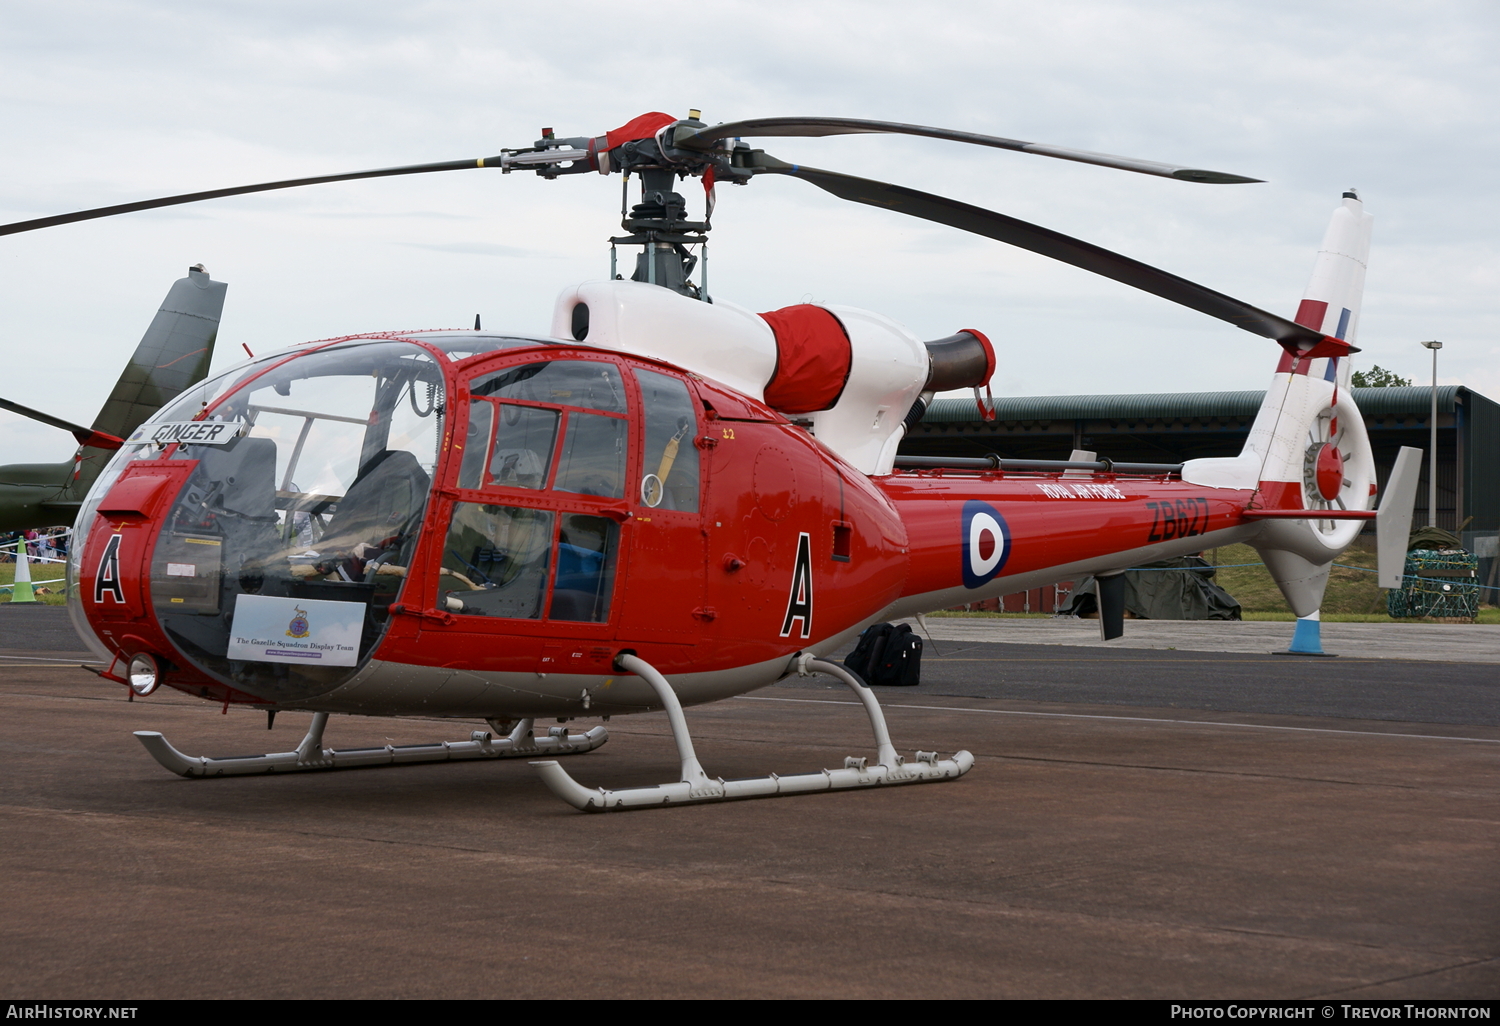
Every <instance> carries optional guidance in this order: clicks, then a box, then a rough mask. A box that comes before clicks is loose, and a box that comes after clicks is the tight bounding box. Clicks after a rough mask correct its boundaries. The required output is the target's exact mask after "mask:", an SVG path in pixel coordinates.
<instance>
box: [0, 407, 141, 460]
mask: <svg viewBox="0 0 1500 1026" xmlns="http://www.w3.org/2000/svg"><path fill="white" fill-rule="evenodd" d="M0 410H9V411H10V412H11V413H19V414H20V415H21V416H23V417H30V418H31V419H32V420H36V421H40V422H41V423H43V424H46V425H47V426H48V427H55V428H62V429H63V430H64V431H66V432H68V433H69V434H70V435H72V436H73V437H74V438H76V439H78V444H79V445H89V446H93V447H94V448H95V449H118V448H119V447H120V446H122V445H124V444H125V442H124V440H123V439H120V438H116V437H115V436H114V435H109V434H105V433H104V432H102V431H95V430H94V429H93V428H86V427H84V426H83V425H82V424H74V423H73V422H72V421H70V420H63V419H62V418H61V417H54V416H52V415H51V414H50V413H43V412H42V411H41V410H33V409H32V408H31V407H29V406H22V405H21V404H20V403H13V402H11V401H10V400H9V399H0Z"/></svg>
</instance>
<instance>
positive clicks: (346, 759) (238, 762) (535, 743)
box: [135, 713, 609, 777]
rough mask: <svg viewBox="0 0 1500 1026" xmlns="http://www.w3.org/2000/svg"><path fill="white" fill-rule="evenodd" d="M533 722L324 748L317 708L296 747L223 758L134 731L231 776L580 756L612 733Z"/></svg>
mask: <svg viewBox="0 0 1500 1026" xmlns="http://www.w3.org/2000/svg"><path fill="white" fill-rule="evenodd" d="M533 722H534V721H533V720H531V719H523V720H521V721H520V722H519V723H517V724H516V727H515V729H514V730H512V731H511V732H510V734H509V735H508V736H504V737H496V736H495V735H494V734H493V733H491V732H490V731H487V730H476V731H474V732H473V733H472V734H470V735H469V740H468V741H435V742H433V743H431V744H418V745H385V746H383V747H379V748H344V749H337V748H324V747H323V728H324V727H325V726H326V725H327V723H328V714H327V713H314V714H313V722H312V726H311V727H310V728H309V729H308V731H307V736H306V737H304V738H303V739H302V743H301V744H299V745H298V746H297V748H296V750H295V751H291V752H272V753H268V754H266V755H233V756H227V757H223V758H213V757H210V756H206V755H184V754H183V753H182V752H179V751H178V750H177V749H176V748H174V747H172V744H171V743H170V742H169V741H168V740H167V739H166V738H165V737H163V736H162V735H161V734H159V733H157V732H156V731H154V730H138V731H136V732H135V736H136V737H137V738H139V739H140V742H141V744H142V745H144V746H145V747H146V751H148V752H150V753H151V755H152V757H153V758H155V759H156V761H157V762H159V763H161V764H162V765H163V766H165V767H166V768H167V769H169V770H171V771H172V772H173V773H177V774H179V775H181V776H184V777H230V776H243V775H247V774H255V773H300V772H304V771H308V770H334V769H354V768H356V767H360V766H400V765H406V764H408V763H417V762H454V761H458V760H462V759H515V758H520V757H523V756H530V757H535V756H539V755H540V756H544V757H545V756H557V755H576V754H579V753H581V752H588V751H592V750H593V749H595V748H598V747H599V746H600V745H602V744H604V742H605V741H607V740H609V732H608V731H607V730H606V729H605V728H604V727H602V726H599V727H594V728H593V729H592V730H589V731H587V732H586V733H582V734H570V733H568V729H567V728H566V727H553V728H552V729H551V730H549V731H548V732H547V733H546V734H544V735H542V736H540V737H539V736H537V735H536V732H535V730H534V729H533Z"/></svg>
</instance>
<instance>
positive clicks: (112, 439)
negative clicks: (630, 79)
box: [0, 264, 229, 531]
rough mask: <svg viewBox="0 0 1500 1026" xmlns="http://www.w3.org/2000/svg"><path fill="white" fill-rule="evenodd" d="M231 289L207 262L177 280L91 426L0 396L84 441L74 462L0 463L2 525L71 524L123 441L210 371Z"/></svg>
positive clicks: (3, 403)
mask: <svg viewBox="0 0 1500 1026" xmlns="http://www.w3.org/2000/svg"><path fill="white" fill-rule="evenodd" d="M228 287H229V286H228V285H227V284H225V283H224V282H221V281H213V280H212V279H211V278H209V276H208V272H207V271H205V270H204V269H203V265H202V264H197V265H195V266H193V267H191V268H189V269H188V275H187V277H186V278H179V279H178V280H177V281H175V282H173V283H172V288H171V290H170V291H168V292H167V298H166V299H165V300H163V301H162V304H161V309H160V310H158V311H157V312H156V317H155V318H153V319H152V321H151V326H150V327H149V328H147V329H146V334H145V335H144V336H142V337H141V344H140V345H138V346H136V349H135V355H133V356H132V357H131V358H130V362H129V363H128V364H126V366H125V371H124V373H122V374H121V375H120V380H119V381H117V382H115V387H114V391H112V392H111V393H110V394H109V399H108V400H107V401H106V402H105V404H104V408H103V409H101V410H100V411H99V415H98V416H97V417H95V418H94V423H93V426H92V427H83V426H82V425H79V424H73V423H70V422H68V421H66V420H62V419H60V418H58V417H52V416H49V415H48V414H45V413H41V412H39V411H37V410H33V409H31V408H29V407H26V406H22V405H21V404H20V403H16V402H11V401H10V400H7V399H0V408H3V409H7V410H10V411H11V412H12V413H19V414H21V415H22V416H25V417H30V418H31V419H33V420H39V421H41V422H42V423H43V424H50V425H52V426H53V427H58V428H62V429H63V430H64V431H68V432H71V433H72V435H73V437H75V438H77V439H78V452H76V453H75V454H74V456H73V458H72V459H71V460H65V461H64V462H62V463H13V464H11V465H10V466H5V467H0V531H24V530H26V529H28V528H33V527H51V526H54V525H57V524H71V523H72V522H73V520H74V518H76V517H77V516H78V509H79V507H80V506H81V505H82V504H83V497H84V496H85V495H86V494H88V490H89V487H90V486H91V485H92V484H93V483H94V479H95V478H96V477H98V476H99V472H100V471H101V470H103V469H104V464H105V463H107V462H108V461H109V457H110V453H111V452H112V451H113V450H115V449H118V448H119V447H120V442H121V440H122V439H124V438H127V437H129V435H130V433H131V432H132V431H134V430H135V429H136V428H137V427H139V426H140V425H141V424H142V423H143V422H144V421H145V420H146V418H148V417H150V416H151V415H152V414H153V413H155V412H156V411H157V410H158V409H160V408H161V407H162V405H164V404H165V403H166V402H167V401H168V400H170V399H172V398H174V397H176V396H177V395H178V394H180V393H181V392H184V391H186V390H187V389H188V388H189V387H190V386H192V385H194V384H197V383H198V382H199V381H202V380H203V378H204V377H205V375H207V374H208V365H209V362H210V361H211V360H212V359H213V355H214V339H215V338H216V337H217V336H218V333H219V315H220V314H221V313H222V312H223V310H224V293H225V291H226V290H227V289H228Z"/></svg>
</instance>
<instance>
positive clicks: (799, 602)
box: [781, 531, 813, 638]
mask: <svg viewBox="0 0 1500 1026" xmlns="http://www.w3.org/2000/svg"><path fill="white" fill-rule="evenodd" d="M812 613H813V584H812V535H810V534H808V533H807V532H806V531H803V532H802V533H801V534H799V535H797V566H796V568H795V569H793V570H792V591H791V594H790V595H788V596H787V601H786V618H785V619H784V620H782V621H781V636H782V637H783V638H785V637H788V636H790V635H791V633H792V622H793V621H795V620H801V621H802V630H801V633H800V636H801V637H804V638H808V637H811V636H812Z"/></svg>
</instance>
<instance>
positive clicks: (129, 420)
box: [93, 264, 228, 438]
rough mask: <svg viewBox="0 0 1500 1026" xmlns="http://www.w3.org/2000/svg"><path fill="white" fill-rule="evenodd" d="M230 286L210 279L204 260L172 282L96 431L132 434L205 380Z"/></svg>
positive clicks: (111, 394) (102, 413) (97, 418)
mask: <svg viewBox="0 0 1500 1026" xmlns="http://www.w3.org/2000/svg"><path fill="white" fill-rule="evenodd" d="M226 289H228V285H226V284H225V283H224V282H222V281H213V280H211V279H210V278H209V276H208V272H207V271H205V270H204V269H203V265H202V264H198V265H196V266H194V267H192V268H189V270H188V276H187V277H186V278H179V279H178V280H177V281H176V282H174V283H173V284H172V288H171V291H169V292H168V293H167V298H166V299H164V300H163V301H162V304H161V309H160V310H158V311H157V312H156V317H155V318H154V319H153V320H152V321H151V326H150V327H149V328H147V329H146V334H145V335H143V336H141V343H140V345H138V346H136V348H135V355H133V356H132V357H131V358H130V363H129V364H127V365H126V367H125V371H124V373H122V374H121V375H120V380H119V381H117V382H115V387H114V391H112V392H111V393H110V394H109V399H108V400H106V401H105V403H104V408H103V409H101V410H100V411H99V416H97V417H95V418H94V424H93V428H94V430H95V431H100V432H104V433H106V434H111V435H115V436H117V437H119V438H127V437H129V435H130V433H131V432H132V431H134V430H135V429H136V428H137V427H139V426H140V425H141V424H142V423H144V422H145V420H146V418H148V417H150V416H151V415H152V414H153V413H155V412H156V411H157V410H159V409H160V408H161V407H162V406H163V405H164V404H165V403H166V402H167V401H168V400H169V399H172V398H174V397H175V396H177V395H178V394H180V393H182V392H184V391H186V390H187V388H188V386H189V385H193V384H195V383H197V382H199V381H202V380H203V378H204V377H205V376H206V375H207V374H208V365H209V362H210V361H211V360H212V359H213V354H214V340H215V339H216V338H217V337H218V334H219V316H220V314H222V313H223V310H224V293H225V290H226Z"/></svg>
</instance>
